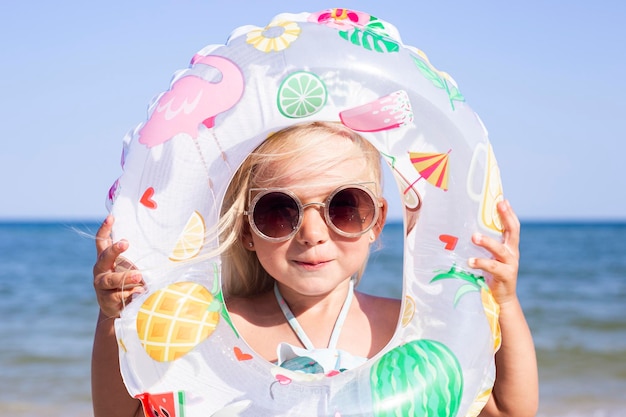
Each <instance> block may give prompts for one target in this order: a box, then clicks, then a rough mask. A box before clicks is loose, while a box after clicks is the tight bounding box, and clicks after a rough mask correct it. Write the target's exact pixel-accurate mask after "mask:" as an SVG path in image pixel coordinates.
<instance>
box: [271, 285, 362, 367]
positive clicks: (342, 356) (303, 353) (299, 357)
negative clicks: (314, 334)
mask: <svg viewBox="0 0 626 417" xmlns="http://www.w3.org/2000/svg"><path fill="white" fill-rule="evenodd" d="M274 294H275V295H276V300H277V301H278V305H279V306H280V309H281V310H282V312H283V314H284V315H285V318H286V319H287V322H288V323H289V325H290V326H291V328H292V329H293V331H294V333H295V334H296V336H297V337H298V339H300V342H302V344H303V345H304V347H305V348H304V349H303V348H301V347H298V346H293V345H290V344H289V343H285V342H282V343H280V344H279V345H278V348H277V350H276V354H277V357H278V364H279V366H281V367H283V368H286V369H290V370H292V371H300V372H305V373H312V374H317V373H324V374H328V373H330V372H333V371H338V372H343V371H345V370H348V369H352V368H356V367H357V366H359V365H361V364H363V363H365V362H366V361H367V358H363V357H360V356H354V355H352V354H351V353H349V352H346V351H345V350H340V349H337V348H336V347H337V341H338V340H339V335H340V334H341V329H342V328H343V323H344V321H345V320H346V316H347V315H348V310H350V304H352V298H353V297H354V283H353V281H352V280H350V289H349V290H348V295H347V296H346V300H345V301H344V303H343V307H341V311H340V312H339V316H337V321H336V322H335V326H334V327H333V331H332V333H331V335H330V341H329V342H328V347H327V348H319V349H318V348H316V347H315V346H313V343H312V342H311V340H310V339H309V337H308V336H307V335H306V333H305V332H304V329H302V326H300V323H298V320H296V317H295V316H294V315H293V313H292V312H291V309H290V308H289V306H288V305H287V302H286V301H285V299H284V298H283V296H282V294H281V293H280V291H279V290H278V285H276V283H274Z"/></svg>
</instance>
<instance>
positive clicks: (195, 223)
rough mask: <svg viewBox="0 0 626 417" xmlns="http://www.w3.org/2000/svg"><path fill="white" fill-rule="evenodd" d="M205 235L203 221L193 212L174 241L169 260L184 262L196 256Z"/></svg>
mask: <svg viewBox="0 0 626 417" xmlns="http://www.w3.org/2000/svg"><path fill="white" fill-rule="evenodd" d="M205 233H206V229H205V226H204V219H203V218H202V215H200V213H198V212H197V211H194V212H193V214H192V215H191V217H189V220H187V224H186V225H185V227H184V228H183V232H182V233H181V235H180V237H179V238H178V241H176V245H175V246H174V250H173V251H172V254H171V255H170V260H172V261H184V260H187V259H191V258H193V257H194V256H196V255H197V254H198V252H200V249H202V245H203V244H204V236H205Z"/></svg>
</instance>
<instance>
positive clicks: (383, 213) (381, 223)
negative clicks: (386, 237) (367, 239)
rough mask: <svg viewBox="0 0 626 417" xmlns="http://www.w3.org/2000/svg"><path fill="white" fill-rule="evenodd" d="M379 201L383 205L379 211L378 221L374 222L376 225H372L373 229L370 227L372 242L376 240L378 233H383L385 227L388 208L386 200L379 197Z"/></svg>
mask: <svg viewBox="0 0 626 417" xmlns="http://www.w3.org/2000/svg"><path fill="white" fill-rule="evenodd" d="M380 201H381V202H382V203H383V205H382V206H381V207H380V209H379V212H378V220H376V224H375V225H374V227H372V232H373V233H374V240H376V239H378V236H380V233H381V232H382V231H383V227H385V221H386V220H387V209H388V208H389V206H388V204H387V200H385V199H384V198H382V197H381V198H380Z"/></svg>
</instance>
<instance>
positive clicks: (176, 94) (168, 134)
mask: <svg viewBox="0 0 626 417" xmlns="http://www.w3.org/2000/svg"><path fill="white" fill-rule="evenodd" d="M191 63H192V64H193V65H197V64H202V65H209V66H211V67H214V68H216V69H217V70H219V71H220V72H221V73H222V78H221V80H220V81H219V82H210V81H207V80H205V79H203V78H201V77H198V76H196V75H188V76H186V77H182V78H181V79H179V80H178V81H176V82H175V83H174V84H173V85H172V88H171V89H170V90H169V91H167V92H166V93H165V94H163V96H162V97H161V98H160V99H159V101H158V103H157V106H156V108H155V109H154V111H153V112H152V114H151V115H150V118H149V119H148V121H147V122H146V124H145V125H144V126H143V127H142V128H141V130H140V131H139V143H141V144H144V145H146V146H147V147H148V148H151V147H153V146H156V145H160V144H162V143H164V142H166V141H168V140H169V139H171V138H172V137H174V136H175V135H176V134H178V133H187V134H189V135H190V136H191V137H193V138H195V137H197V136H198V125H199V124H200V123H202V124H204V125H205V126H206V127H208V128H211V127H213V125H214V124H215V116H217V115H218V114H220V113H223V112H225V111H226V110H228V109H230V108H231V107H233V106H234V105H235V104H237V102H238V101H239V100H240V99H241V96H242V95H243V89H244V78H243V74H242V73H241V70H240V69H239V67H238V66H237V65H236V64H235V63H234V62H232V61H231V60H229V59H227V58H224V57H221V56H216V55H209V56H202V55H196V56H194V57H193V59H192V60H191Z"/></svg>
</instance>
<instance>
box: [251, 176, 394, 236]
mask: <svg viewBox="0 0 626 417" xmlns="http://www.w3.org/2000/svg"><path fill="white" fill-rule="evenodd" d="M365 184H372V185H373V184H374V183H362V184H348V185H343V186H341V187H339V188H337V189H335V190H334V191H333V192H332V193H330V195H329V196H328V197H327V198H326V200H325V201H324V202H323V203H308V204H302V202H301V201H300V199H299V198H298V197H297V196H296V195H295V194H294V193H293V192H292V191H290V190H288V189H285V188H251V189H250V190H249V191H248V200H249V201H250V205H249V207H248V210H247V211H244V215H246V216H248V222H249V223H250V227H251V228H252V230H253V231H254V232H255V233H256V234H257V235H259V236H260V237H262V238H264V239H266V240H269V241H271V242H284V241H286V240H289V239H291V238H292V237H293V236H294V235H295V234H296V233H297V232H298V230H299V229H300V226H301V225H302V219H303V217H304V209H306V208H307V207H310V206H319V207H321V208H322V209H323V213H324V220H325V221H326V224H327V225H328V226H329V227H330V229H331V230H333V231H334V232H335V233H337V234H339V235H341V236H345V237H350V238H353V237H359V236H361V235H363V234H364V233H366V232H367V231H369V230H370V229H371V228H372V227H374V224H376V221H377V220H378V214H379V211H380V207H382V205H383V204H382V202H381V201H380V200H379V199H378V198H377V197H376V195H375V194H374V192H372V191H371V190H370V189H369V188H367V187H366V186H365Z"/></svg>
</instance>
